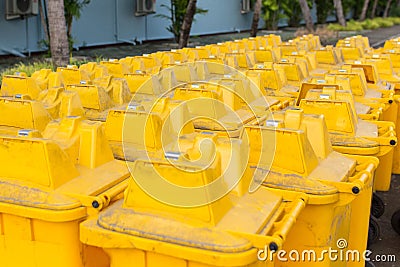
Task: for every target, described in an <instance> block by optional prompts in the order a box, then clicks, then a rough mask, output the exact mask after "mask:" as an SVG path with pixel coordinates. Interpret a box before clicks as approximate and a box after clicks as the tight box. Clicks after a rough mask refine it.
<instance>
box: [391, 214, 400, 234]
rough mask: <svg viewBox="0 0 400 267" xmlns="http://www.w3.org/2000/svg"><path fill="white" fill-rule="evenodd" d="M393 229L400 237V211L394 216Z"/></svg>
mask: <svg viewBox="0 0 400 267" xmlns="http://www.w3.org/2000/svg"><path fill="white" fill-rule="evenodd" d="M391 222H392V227H393V229H394V230H395V231H396V233H398V234H399V235H400V210H396V211H395V212H394V213H393V215H392V221H391Z"/></svg>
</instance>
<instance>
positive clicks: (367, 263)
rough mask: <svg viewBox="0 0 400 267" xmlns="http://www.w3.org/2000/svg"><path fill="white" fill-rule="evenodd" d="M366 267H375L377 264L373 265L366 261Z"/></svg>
mask: <svg viewBox="0 0 400 267" xmlns="http://www.w3.org/2000/svg"><path fill="white" fill-rule="evenodd" d="M365 267H375V264H373V263H372V262H370V261H366V262H365Z"/></svg>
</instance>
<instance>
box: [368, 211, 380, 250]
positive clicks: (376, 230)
mask: <svg viewBox="0 0 400 267" xmlns="http://www.w3.org/2000/svg"><path fill="white" fill-rule="evenodd" d="M380 236H381V227H380V226H379V224H378V221H377V219H376V218H375V217H373V216H371V217H369V227H368V245H371V244H373V243H375V242H376V241H378V239H379V237H380Z"/></svg>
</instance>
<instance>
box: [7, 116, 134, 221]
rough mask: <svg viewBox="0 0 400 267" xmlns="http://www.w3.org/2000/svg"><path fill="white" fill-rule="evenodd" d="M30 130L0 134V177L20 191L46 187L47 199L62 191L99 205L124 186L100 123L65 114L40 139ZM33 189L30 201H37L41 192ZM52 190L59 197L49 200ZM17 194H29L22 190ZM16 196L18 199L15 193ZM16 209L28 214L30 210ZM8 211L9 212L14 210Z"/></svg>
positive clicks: (120, 169)
mask: <svg viewBox="0 0 400 267" xmlns="http://www.w3.org/2000/svg"><path fill="white" fill-rule="evenodd" d="M31 132H32V131H29V130H22V131H20V132H19V136H16V137H11V136H8V137H7V136H2V137H1V138H0V140H1V142H2V146H1V148H0V150H1V151H0V158H1V161H2V162H3V163H4V166H6V167H4V168H1V171H0V172H1V173H0V177H2V181H8V183H10V184H12V183H14V184H17V185H22V184H23V185H24V186H25V187H26V188H24V190H28V189H29V188H30V189H31V191H29V190H28V191H29V192H35V191H38V193H37V194H42V195H43V194H44V193H45V192H47V193H46V194H48V197H49V198H48V201H49V203H51V201H52V200H57V199H58V198H61V199H62V197H60V195H64V196H70V197H73V198H75V199H77V200H79V201H80V203H81V206H85V207H93V208H95V209H97V210H101V209H102V208H103V207H105V206H107V205H109V203H110V201H111V200H113V199H114V198H115V197H116V196H117V195H118V194H120V193H121V192H122V191H123V190H124V188H125V187H126V186H127V179H128V178H129V177H130V174H129V171H128V170H127V168H126V166H125V165H124V164H122V163H120V162H118V161H116V160H114V158H113V155H112V153H111V151H110V148H109V147H108V144H107V140H106V139H105V135H104V129H103V125H102V123H100V122H90V121H83V120H82V119H81V118H79V117H68V118H64V119H62V120H61V121H54V122H52V123H50V124H49V125H48V126H47V128H46V130H45V131H44V132H43V136H44V138H42V137H40V136H37V135H36V136H35V135H33V134H31ZM32 159H35V164H32ZM42 191H43V192H44V193H43V192H42ZM14 192H15V190H14ZM40 192H42V193H40ZM35 194H36V193H35ZM35 194H32V195H30V197H31V198H32V199H31V202H32V205H39V204H38V203H37V202H36V200H35V197H36V196H39V195H35ZM53 195H54V196H57V197H54V199H53ZM21 197H22V198H23V199H28V198H27V197H28V196H25V195H24V193H21ZM15 198H16V199H18V198H19V196H18V194H16V195H15ZM21 201H22V200H21ZM35 203H36V204H35ZM93 203H94V204H93ZM49 205H50V204H49ZM74 205H75V204H74ZM38 207H39V206H38ZM14 209H15V211H18V212H20V213H21V214H24V213H26V216H25V217H29V216H30V215H29V214H30V210H29V209H23V208H22V207H19V208H18V207H15V208H14ZM53 209H54V208H53ZM12 210H13V209H11V210H10V211H7V212H10V213H13V211H12ZM66 210H67V208H66ZM66 212H67V213H68V211H66ZM21 214H20V215H21ZM43 218H45V217H43Z"/></svg>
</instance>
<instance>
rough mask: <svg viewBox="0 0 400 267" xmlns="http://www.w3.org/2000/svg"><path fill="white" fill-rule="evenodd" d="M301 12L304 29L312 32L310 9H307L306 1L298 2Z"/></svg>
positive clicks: (312, 23)
mask: <svg viewBox="0 0 400 267" xmlns="http://www.w3.org/2000/svg"><path fill="white" fill-rule="evenodd" d="M299 4H300V8H301V12H302V13H303V16H304V21H305V22H306V28H307V30H308V31H309V32H314V22H313V20H312V17H311V12H310V8H309V7H308V3H307V0H299Z"/></svg>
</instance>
